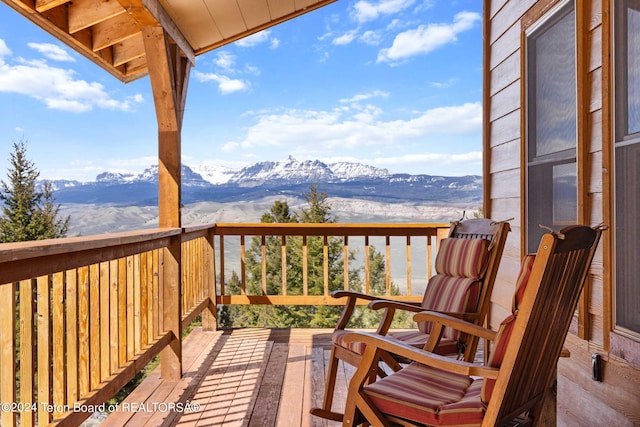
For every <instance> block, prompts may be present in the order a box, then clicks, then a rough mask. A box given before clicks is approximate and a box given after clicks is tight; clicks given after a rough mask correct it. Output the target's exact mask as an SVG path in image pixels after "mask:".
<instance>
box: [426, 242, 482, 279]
mask: <svg viewBox="0 0 640 427" xmlns="http://www.w3.org/2000/svg"><path fill="white" fill-rule="evenodd" d="M489 245H490V242H489V241H488V240H485V239H458V238H454V237H449V238H446V239H443V240H442V241H441V242H440V248H439V249H438V254H437V255H436V273H438V274H442V275H444V276H454V277H470V278H473V279H479V278H480V277H482V275H483V274H484V271H485V269H486V268H487V261H488V260H489Z"/></svg>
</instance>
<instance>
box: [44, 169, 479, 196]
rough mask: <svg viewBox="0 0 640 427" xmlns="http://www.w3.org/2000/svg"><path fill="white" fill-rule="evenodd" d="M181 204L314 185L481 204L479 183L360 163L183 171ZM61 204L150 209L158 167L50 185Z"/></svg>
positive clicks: (342, 192) (292, 191) (344, 192)
mask: <svg viewBox="0 0 640 427" xmlns="http://www.w3.org/2000/svg"><path fill="white" fill-rule="evenodd" d="M181 179H182V202H183V204H189V203H196V202H218V203H229V202H241V201H254V200H261V199H264V198H266V197H269V198H271V197H274V196H275V197H300V195H301V194H303V193H306V192H308V191H309V188H310V186H311V185H314V184H317V185H318V188H319V191H321V192H324V193H327V194H328V195H329V196H330V197H337V198H346V199H362V200H369V201H375V202H382V203H421V204H422V203H427V202H434V203H439V204H448V203H456V204H458V203H468V204H477V205H479V204H480V203H481V199H482V177H480V176H477V175H467V176H459V177H447V176H432V175H410V174H393V173H389V171H388V170H386V169H380V168H375V167H373V166H368V165H364V164H360V163H348V162H340V163H332V164H326V163H323V162H321V161H319V160H306V161H297V160H295V159H293V158H292V157H289V158H288V159H287V160H285V161H279V162H272V161H265V162H258V163H255V164H252V165H249V166H246V167H243V168H241V169H238V170H233V169H228V168H212V167H206V166H199V167H189V166H187V165H184V164H183V165H182V177H181ZM51 182H52V184H53V187H54V190H55V199H56V202H58V203H61V204H69V203H73V204H111V205H124V206H154V205H157V201H158V194H157V193H158V166H151V167H149V168H147V169H145V170H144V171H143V172H142V173H139V174H134V173H117V172H103V173H101V174H99V175H98V176H97V177H96V179H95V181H90V182H80V181H70V180H54V181H51Z"/></svg>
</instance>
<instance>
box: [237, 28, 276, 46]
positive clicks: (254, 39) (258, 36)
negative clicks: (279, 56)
mask: <svg viewBox="0 0 640 427" xmlns="http://www.w3.org/2000/svg"><path fill="white" fill-rule="evenodd" d="M263 43H269V47H270V48H271V49H276V48H277V47H278V46H279V45H280V40H278V39H277V38H275V37H272V36H271V31H270V30H263V31H260V32H259V33H255V34H251V35H250V36H247V37H244V38H242V39H240V40H238V41H236V43H235V44H236V45H237V46H240V47H253V46H257V45H259V44H263Z"/></svg>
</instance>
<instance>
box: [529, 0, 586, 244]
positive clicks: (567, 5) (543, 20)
mask: <svg viewBox="0 0 640 427" xmlns="http://www.w3.org/2000/svg"><path fill="white" fill-rule="evenodd" d="M571 11H572V12H573V13H574V31H575V33H576V38H575V43H574V69H575V76H576V79H575V81H576V84H575V86H574V88H573V90H574V93H575V101H576V102H575V128H576V129H575V135H576V140H575V142H576V143H575V146H574V147H572V148H568V149H564V150H559V151H556V152H553V153H548V154H543V155H540V156H535V155H534V154H535V153H534V152H533V150H535V148H536V145H535V143H532V138H534V135H535V130H534V131H532V126H535V111H532V110H535V109H532V108H531V106H532V105H533V104H532V102H534V101H533V100H532V99H531V91H532V84H531V80H530V78H529V76H530V75H531V73H530V67H531V59H530V58H531V51H532V49H533V48H532V43H533V42H534V37H536V35H537V34H538V33H539V32H544V31H546V29H548V28H550V27H551V26H553V25H554V24H555V23H557V22H559V21H560V20H561V19H563V18H564V17H565V16H566V14H567V13H571ZM529 22H531V21H529ZM577 29H578V8H577V5H576V2H575V1H574V0H562V1H556V2H555V4H554V5H553V6H552V7H550V8H548V9H547V10H546V12H544V14H543V15H540V16H538V17H537V19H536V20H535V22H533V23H532V24H530V25H528V26H527V27H526V28H523V35H522V46H523V82H524V83H523V100H524V105H523V123H524V125H525V131H524V135H525V143H524V144H523V147H524V149H523V163H522V167H523V170H524V178H525V180H524V185H523V200H524V201H525V203H524V205H525V206H524V208H523V218H524V219H525V221H524V224H525V226H524V227H523V242H524V245H523V246H524V248H525V252H530V251H531V250H532V249H531V248H532V247H533V246H535V245H536V244H537V242H535V241H531V234H532V233H531V232H530V230H532V229H533V227H537V226H538V224H531V208H532V197H531V194H530V193H531V191H530V186H531V185H532V184H531V179H532V177H531V175H532V172H531V167H536V166H544V165H550V166H551V167H553V166H559V165H564V164H567V163H574V164H575V166H576V171H575V177H576V194H575V220H574V223H577V222H579V221H580V218H581V212H580V205H581V203H580V187H581V184H580V169H579V163H578V162H579V160H580V159H579V157H580V156H579V147H580V139H581V138H580V129H579V126H578V125H579V121H580V117H579V105H580V93H579V91H578V87H579V80H580V75H579V61H578V59H579V58H578V54H579V49H578V48H579V46H578V43H579V40H578V34H577ZM534 87H535V86H534ZM533 90H534V89H533ZM532 134H534V135H532ZM551 184H553V182H552V181H551ZM550 189H551V188H550ZM552 201H553V199H552ZM551 216H553V213H552V214H551ZM543 225H547V226H553V223H552V222H551V223H548V224H543ZM536 248H537V246H536Z"/></svg>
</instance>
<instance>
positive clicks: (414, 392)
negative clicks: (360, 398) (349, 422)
mask: <svg viewBox="0 0 640 427" xmlns="http://www.w3.org/2000/svg"><path fill="white" fill-rule="evenodd" d="M482 381H483V380H482V379H473V378H470V377H468V376H466V375H459V374H453V373H450V372H445V371H442V370H440V369H436V368H432V367H429V366H424V365H420V364H417V363H412V364H410V365H408V366H407V367H406V368H405V369H402V370H401V371H399V372H396V373H394V374H393V375H389V376H388V377H386V378H383V379H381V380H379V381H376V382H375V383H373V384H371V385H368V386H365V387H364V392H365V393H366V394H367V397H369V398H370V399H371V400H372V402H373V404H374V405H375V406H376V407H377V408H378V409H379V410H380V411H382V412H383V413H385V414H388V415H392V416H396V417H399V418H403V419H407V420H411V421H414V422H418V423H424V424H429V425H445V426H454V425H455V426H475V425H480V424H481V423H482V418H483V417H484V412H485V409H486V406H485V405H484V404H483V403H482V402H481V401H480V390H481V388H482Z"/></svg>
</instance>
